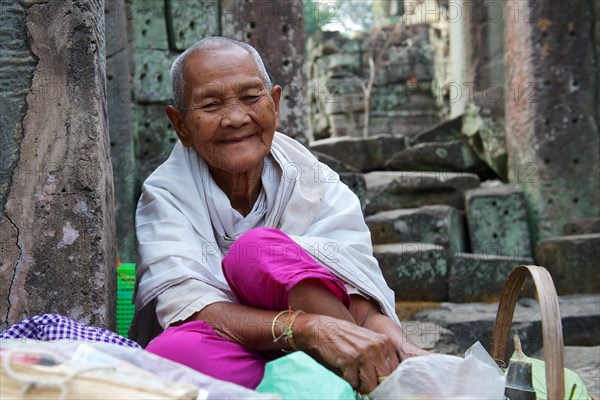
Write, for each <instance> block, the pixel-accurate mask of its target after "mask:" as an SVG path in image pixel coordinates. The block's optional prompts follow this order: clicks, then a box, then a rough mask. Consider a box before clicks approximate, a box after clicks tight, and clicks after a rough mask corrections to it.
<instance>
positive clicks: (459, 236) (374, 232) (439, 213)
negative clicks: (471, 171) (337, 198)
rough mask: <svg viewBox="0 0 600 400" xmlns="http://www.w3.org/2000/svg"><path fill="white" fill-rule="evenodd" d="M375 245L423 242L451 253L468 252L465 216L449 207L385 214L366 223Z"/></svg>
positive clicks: (377, 215)
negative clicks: (466, 247)
mask: <svg viewBox="0 0 600 400" xmlns="http://www.w3.org/2000/svg"><path fill="white" fill-rule="evenodd" d="M366 222H367V226H368V227H369V229H370V230H371V237H372V240H373V243H375V244H387V243H401V242H402V243H404V242H423V243H431V244H436V245H439V246H443V247H444V248H445V249H447V250H449V251H450V252H464V251H465V242H466V240H465V235H466V230H465V223H464V216H463V215H462V213H461V212H460V211H459V210H457V209H456V208H454V207H450V206H445V205H432V206H423V207H419V208H407V209H401V210H391V211H382V212H379V213H377V214H374V215H371V216H369V217H367V219H366Z"/></svg>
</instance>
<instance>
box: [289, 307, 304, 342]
mask: <svg viewBox="0 0 600 400" xmlns="http://www.w3.org/2000/svg"><path fill="white" fill-rule="evenodd" d="M300 314H304V311H302V310H297V311H295V312H294V313H293V314H292V315H291V316H290V318H289V321H288V325H289V327H290V329H289V335H287V336H286V338H285V341H286V342H287V344H289V345H290V347H291V348H292V350H294V351H296V350H298V346H296V342H294V324H295V323H296V318H298V315H300Z"/></svg>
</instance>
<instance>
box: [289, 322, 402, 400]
mask: <svg viewBox="0 0 600 400" xmlns="http://www.w3.org/2000/svg"><path fill="white" fill-rule="evenodd" d="M294 340H295V342H296V344H297V346H298V348H300V349H302V350H306V351H308V352H310V353H316V355H318V357H319V358H321V359H322V360H323V361H324V362H325V363H327V364H329V365H330V366H332V367H335V368H337V369H339V370H340V372H341V375H342V377H343V378H344V379H346V380H347V381H348V382H349V383H350V384H351V385H352V387H353V388H355V389H357V390H358V391H359V392H361V393H369V392H371V391H372V390H373V389H375V387H376V386H377V385H378V384H379V383H380V380H379V377H386V376H388V375H389V374H391V373H392V371H394V370H395V369H396V367H397V366H398V364H399V362H400V357H399V354H398V351H397V348H396V345H395V344H394V343H393V341H392V339H391V338H390V337H389V336H388V335H385V334H381V333H377V332H374V331H372V330H369V329H366V328H363V327H360V326H358V325H356V324H354V323H352V322H348V321H344V320H340V319H337V318H332V317H327V316H324V315H316V314H301V315H299V316H298V318H297V320H296V323H295V324H294Z"/></svg>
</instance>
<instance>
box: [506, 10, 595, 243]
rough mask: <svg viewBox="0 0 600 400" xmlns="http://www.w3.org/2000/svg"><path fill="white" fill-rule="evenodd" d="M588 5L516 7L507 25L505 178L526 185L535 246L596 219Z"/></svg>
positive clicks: (592, 21) (592, 45)
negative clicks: (573, 222)
mask: <svg viewBox="0 0 600 400" xmlns="http://www.w3.org/2000/svg"><path fill="white" fill-rule="evenodd" d="M592 3H593V2H588V1H584V0H574V1H569V2H551V3H548V2H546V1H541V0H527V1H518V2H515V7H517V6H518V9H517V10H516V11H518V12H519V18H510V19H507V25H506V43H505V47H506V52H507V54H506V66H507V81H508V82H509V83H510V84H511V85H512V88H514V89H515V90H512V91H511V96H509V97H508V98H507V99H506V120H507V148H508V155H509V163H508V165H509V168H510V171H509V174H510V179H511V181H514V182H519V183H521V184H523V187H524V190H525V195H526V197H527V201H528V206H529V210H530V212H531V218H532V220H533V225H534V228H535V231H534V237H535V239H536V240H538V239H544V238H547V237H549V236H555V235H560V234H562V232H563V229H564V226H565V224H566V223H567V222H568V221H569V220H571V219H576V218H582V217H594V216H598V215H599V214H600V175H599V174H598V171H599V170H600V152H599V148H600V142H599V135H598V120H597V104H598V98H597V92H595V90H594V89H592V88H597V87H598V84H599V82H600V79H599V77H598V76H599V75H598V64H597V55H596V53H597V51H598V50H597V49H598V43H597V42H596V40H597V38H595V37H594V35H592V36H590V32H593V28H594V26H597V24H598V21H597V14H595V13H594V8H593V6H592ZM550 5H551V6H550Z"/></svg>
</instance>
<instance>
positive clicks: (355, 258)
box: [134, 132, 398, 336]
mask: <svg viewBox="0 0 600 400" xmlns="http://www.w3.org/2000/svg"><path fill="white" fill-rule="evenodd" d="M271 155H272V156H273V158H274V160H275V161H276V162H277V164H279V166H280V167H281V173H280V174H278V176H280V179H279V182H278V185H277V186H276V188H277V189H276V195H275V196H274V199H270V201H269V202H268V203H269V205H270V207H269V209H267V211H266V214H265V216H264V219H263V223H264V226H267V227H271V228H276V229H279V230H281V231H282V232H284V233H286V234H287V235H289V236H290V237H291V238H292V239H293V240H294V241H295V242H296V243H298V244H299V245H300V246H301V247H302V248H303V249H304V250H306V251H307V252H308V253H310V254H311V255H312V256H313V257H314V258H315V259H316V260H317V261H318V262H319V263H320V264H322V265H323V266H324V267H325V268H327V269H328V270H329V271H331V272H332V273H333V274H334V275H335V276H337V277H338V278H340V279H341V280H342V281H343V282H344V283H346V284H349V285H351V286H353V287H355V288H357V289H359V290H360V291H362V292H363V293H365V294H367V295H369V296H371V297H372V298H374V299H376V300H377V301H378V303H379V305H380V307H381V309H382V310H383V311H384V312H385V314H386V315H388V316H389V317H390V318H392V319H393V320H394V321H396V322H398V318H397V316H396V313H395V311H394V293H393V291H392V290H391V289H390V288H389V287H388V286H387V284H386V283H385V281H384V279H383V276H382V274H381V270H380V269H379V266H378V264H377V261H376V260H375V258H374V257H373V255H372V252H373V251H372V246H371V236H370V233H369V230H368V228H367V226H366V224H365V222H364V218H363V215H362V211H361V208H360V204H359V201H358V198H357V197H356V196H355V195H354V194H353V193H352V192H351V191H350V189H348V187H347V186H346V185H345V184H343V183H341V182H340V181H339V176H338V175H337V174H336V173H335V172H333V171H332V170H331V169H329V168H328V167H327V166H326V165H324V164H322V163H320V162H318V161H317V159H316V158H315V157H314V156H313V155H312V154H311V153H310V152H309V151H308V150H307V149H306V148H304V147H303V146H302V145H301V144H300V143H298V142H296V141H295V140H293V139H291V138H288V137H287V136H285V135H283V134H281V133H278V132H276V133H275V137H274V139H273V144H272V147H271ZM208 174H209V172H208V167H207V166H206V164H205V163H204V161H203V160H202V159H201V158H200V157H199V156H198V154H197V153H196V151H195V150H194V149H193V148H190V149H187V148H185V147H184V146H183V145H182V144H181V142H177V144H176V145H175V147H174V149H173V151H172V153H171V155H170V156H169V158H168V159H167V161H165V163H163V164H162V165H161V166H160V167H159V168H158V169H157V170H156V171H155V172H154V173H153V174H152V175H150V177H149V178H148V179H147V180H146V182H145V183H144V186H143V193H142V196H141V198H140V201H139V203H138V208H137V213H136V231H137V240H138V256H139V258H138V265H137V280H136V294H135V302H136V320H137V321H134V324H135V323H136V322H137V327H138V329H139V333H140V336H144V333H143V331H144V329H145V322H144V321H143V319H144V317H140V315H143V314H144V313H145V314H147V313H148V312H150V313H153V312H154V310H152V309H149V308H152V307H148V306H149V305H151V303H152V301H153V300H154V299H155V298H156V297H157V296H158V295H160V294H161V293H162V292H163V291H165V290H166V289H167V288H169V287H171V286H173V285H177V284H179V283H181V282H183V281H185V280H187V279H197V280H200V281H202V282H205V283H207V284H209V285H211V286H213V287H215V288H218V289H220V290H222V291H223V292H225V293H228V294H230V293H231V292H230V289H229V287H228V285H227V282H226V280H225V278H224V276H223V272H222V270H221V260H222V256H223V252H224V251H226V247H227V244H226V243H224V242H223V237H219V236H220V234H219V233H221V234H223V232H220V231H222V230H223V229H224V228H223V226H222V224H221V223H220V222H219V223H217V224H215V223H214V222H215V221H218V220H219V216H218V215H216V213H218V212H219V210H218V208H219V207H224V206H226V207H230V205H229V204H227V205H223V204H221V203H219V202H216V201H212V200H213V199H210V198H208V196H209V195H208V194H207V192H209V190H208V189H207V186H209V185H208V181H209V179H210V177H209V175H208ZM209 205H210V206H209ZM229 211H230V210H229ZM215 225H216V226H217V227H216V228H215ZM250 228H251V227H250ZM225 229H226V228H225ZM224 233H225V235H223V236H231V235H229V232H224ZM224 247H225V250H224ZM218 249H220V251H219V250H218ZM140 318H141V319H140Z"/></svg>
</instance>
